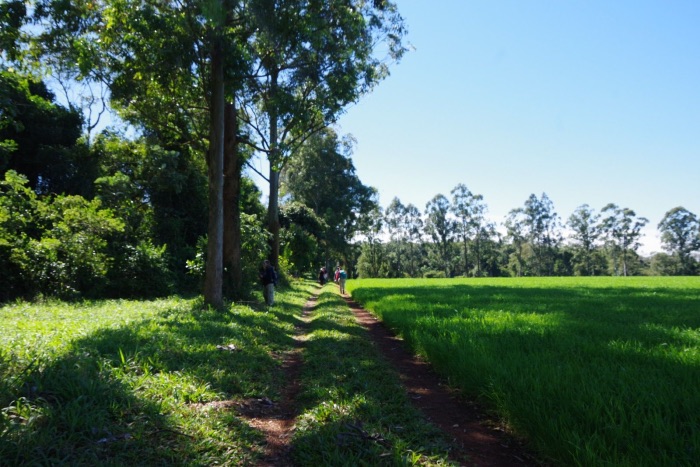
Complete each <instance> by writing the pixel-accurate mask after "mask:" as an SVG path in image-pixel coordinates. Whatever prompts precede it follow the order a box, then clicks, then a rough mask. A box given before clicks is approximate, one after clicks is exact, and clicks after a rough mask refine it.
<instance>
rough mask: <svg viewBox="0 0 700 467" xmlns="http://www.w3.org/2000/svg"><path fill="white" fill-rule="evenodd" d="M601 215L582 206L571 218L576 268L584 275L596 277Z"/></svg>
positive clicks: (569, 222) (570, 225)
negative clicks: (595, 258) (596, 252)
mask: <svg viewBox="0 0 700 467" xmlns="http://www.w3.org/2000/svg"><path fill="white" fill-rule="evenodd" d="M599 219H600V215H599V214H596V213H595V211H594V210H593V209H592V208H591V207H590V206H588V205H587V204H584V205H581V206H579V207H578V208H576V210H575V211H574V213H573V214H571V216H569V221H568V226H569V227H570V228H571V230H572V234H571V238H572V239H573V240H574V242H575V253H574V262H575V263H576V265H575V266H574V267H575V268H577V269H579V270H580V271H581V272H582V273H583V274H584V275H587V276H593V275H595V272H596V269H595V267H594V261H593V255H594V254H595V251H596V242H597V240H598V237H599V236H600V230H599V225H598V221H599Z"/></svg>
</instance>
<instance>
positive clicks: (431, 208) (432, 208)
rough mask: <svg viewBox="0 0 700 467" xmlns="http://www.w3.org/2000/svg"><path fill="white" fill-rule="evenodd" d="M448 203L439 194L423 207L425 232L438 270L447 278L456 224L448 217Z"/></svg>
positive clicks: (449, 271)
mask: <svg viewBox="0 0 700 467" xmlns="http://www.w3.org/2000/svg"><path fill="white" fill-rule="evenodd" d="M449 213H450V202H449V200H448V199H447V198H446V197H445V196H444V195H441V194H438V195H435V196H434V197H433V199H431V200H430V201H428V203H427V204H426V205H425V215H426V222H425V231H426V233H427V234H428V235H429V236H430V238H431V239H432V240H433V246H434V247H435V248H436V250H437V251H436V252H437V262H438V266H439V268H440V269H441V270H442V271H444V272H445V276H446V277H449V276H450V275H451V272H452V251H451V244H452V240H453V238H454V236H455V229H456V223H455V221H454V220H453V219H451V218H450V217H449Z"/></svg>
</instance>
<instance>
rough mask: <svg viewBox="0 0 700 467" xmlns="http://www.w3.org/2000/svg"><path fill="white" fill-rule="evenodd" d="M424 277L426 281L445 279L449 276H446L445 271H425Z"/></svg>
mask: <svg viewBox="0 0 700 467" xmlns="http://www.w3.org/2000/svg"><path fill="white" fill-rule="evenodd" d="M423 277H424V278H426V279H445V278H446V277H447V276H446V275H445V271H433V270H431V271H424V272H423Z"/></svg>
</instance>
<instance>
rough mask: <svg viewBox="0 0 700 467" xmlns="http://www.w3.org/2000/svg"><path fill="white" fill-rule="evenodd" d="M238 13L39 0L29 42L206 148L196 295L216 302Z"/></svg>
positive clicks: (191, 3) (121, 105)
mask: <svg viewBox="0 0 700 467" xmlns="http://www.w3.org/2000/svg"><path fill="white" fill-rule="evenodd" d="M242 14H243V5H242V2H236V1H234V0H185V1H184V2H142V1H140V0H123V1H122V0H105V1H103V2H100V3H95V2H94V1H91V0H76V1H74V2H64V1H62V0H42V1H41V2H39V4H38V5H37V9H36V16H37V18H39V19H42V20H44V26H45V27H44V30H43V31H44V32H42V34H41V35H40V37H39V41H38V42H37V44H38V45H39V46H40V48H41V49H42V52H43V54H44V56H46V57H58V58H60V60H56V63H60V64H62V66H63V65H65V64H72V65H73V70H74V71H73V73H74V76H75V78H77V79H80V80H94V81H98V82H102V83H104V84H105V85H106V86H108V87H109V89H110V90H111V93H112V94H111V99H112V104H113V105H115V106H116V107H117V108H118V109H119V111H120V114H121V116H122V117H123V118H125V119H126V120H127V121H129V122H132V123H137V124H138V125H139V126H141V127H142V128H145V129H146V130H147V131H148V132H149V133H150V134H152V135H153V136H157V137H159V138H160V139H161V140H162V141H169V142H171V144H176V145H179V149H181V150H193V151H197V152H199V153H200V154H206V155H207V156H206V160H207V163H208V167H209V170H208V174H209V177H210V180H209V187H210V206H209V208H210V223H211V224H210V226H209V235H210V237H209V240H210V249H209V255H210V258H209V259H208V261H207V273H206V277H207V279H206V285H205V299H206V301H207V302H209V303H211V304H212V305H215V306H219V305H220V304H221V302H222V297H221V292H220V290H221V286H222V280H223V279H222V275H221V273H220V271H221V269H222V266H221V263H222V255H223V251H222V250H223V240H222V234H221V232H222V231H223V226H222V224H223V221H222V219H223V217H222V216H223V209H222V205H223V201H222V199H223V195H222V190H223V182H222V180H223V175H222V172H223V162H222V160H223V148H224V143H223V141H224V137H225V135H224V111H223V109H224V105H225V99H226V95H227V94H229V95H232V94H233V93H235V92H236V89H237V88H236V86H235V84H234V83H235V82H236V81H238V82H240V81H241V78H240V76H241V74H243V73H245V72H246V67H245V59H244V54H243V52H242V47H241V45H242V44H244V43H245V37H246V30H245V28H243V27H242V26H241V24H242V23H243V21H240V20H238V18H239V17H240V16H241V15H242ZM229 99H230V98H229ZM229 101H230V100H229ZM202 102H206V103H207V105H204V106H203V105H202V104H201V103H202Z"/></svg>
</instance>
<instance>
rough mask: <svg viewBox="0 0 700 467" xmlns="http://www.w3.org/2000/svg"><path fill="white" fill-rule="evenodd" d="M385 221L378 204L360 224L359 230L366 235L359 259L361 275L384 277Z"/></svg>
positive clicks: (358, 265)
mask: <svg viewBox="0 0 700 467" xmlns="http://www.w3.org/2000/svg"><path fill="white" fill-rule="evenodd" d="M383 222H384V216H383V215H382V209H381V208H380V207H379V206H377V207H376V208H375V209H373V210H372V212H370V214H369V215H368V216H365V217H364V218H363V220H362V222H361V224H360V230H359V231H360V233H361V234H362V236H363V237H364V241H363V242H362V252H361V253H360V257H359V258H358V260H357V270H358V273H359V275H360V277H382V275H383V274H384V273H385V272H386V271H385V267H384V257H383V251H382V239H381V232H382V223H383Z"/></svg>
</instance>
